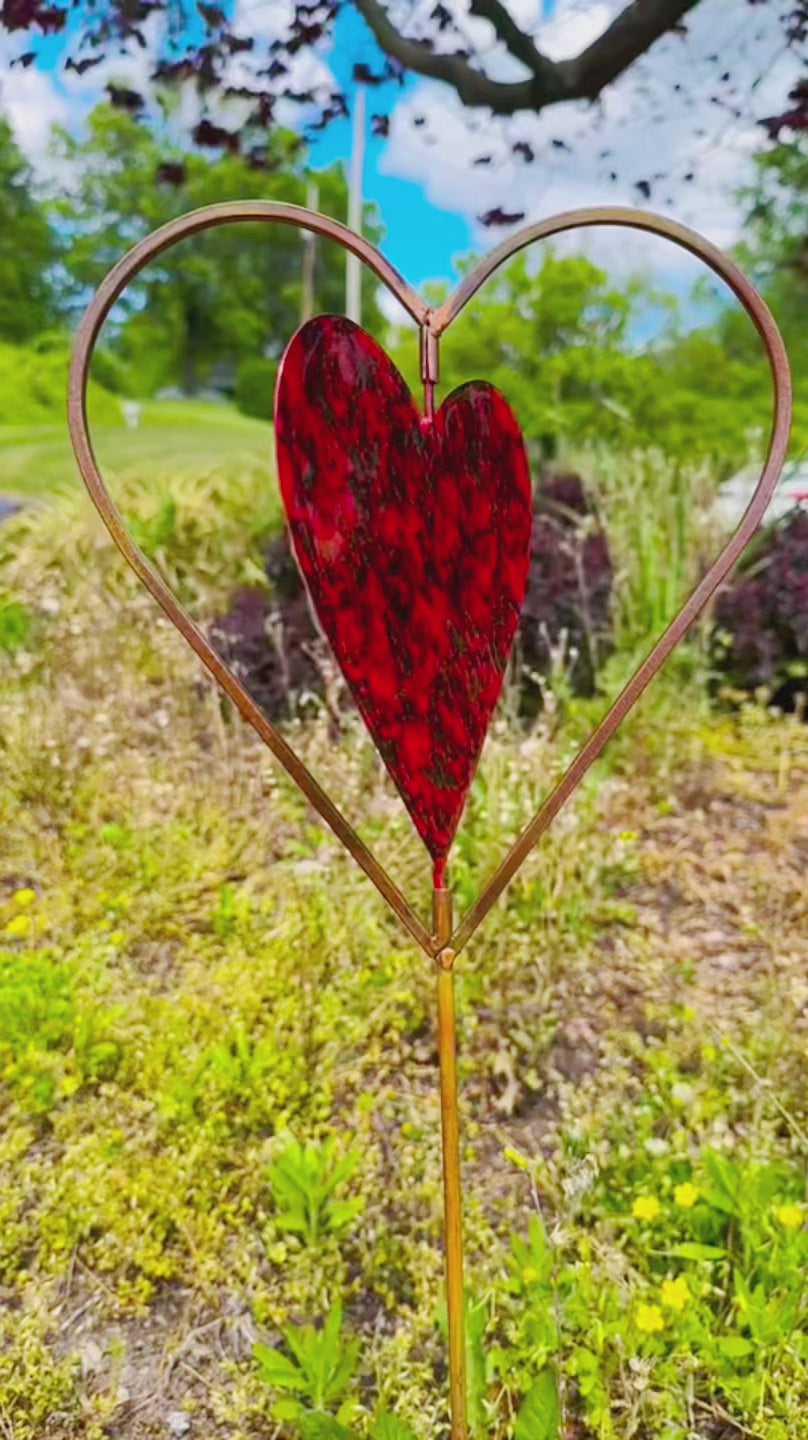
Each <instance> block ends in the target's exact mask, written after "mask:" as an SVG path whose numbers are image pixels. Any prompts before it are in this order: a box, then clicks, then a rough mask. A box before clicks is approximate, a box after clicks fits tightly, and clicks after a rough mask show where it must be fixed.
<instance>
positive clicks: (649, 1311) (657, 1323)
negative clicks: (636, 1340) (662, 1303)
mask: <svg viewBox="0 0 808 1440" xmlns="http://www.w3.org/2000/svg"><path fill="white" fill-rule="evenodd" d="M634 1319H635V1321H636V1325H637V1329H638V1330H641V1331H642V1333H643V1335H657V1334H659V1331H660V1330H664V1329H665V1317H664V1315H663V1314H662V1311H661V1310H660V1308H659V1306H658V1305H638V1306H637V1309H636V1312H635V1315H634Z"/></svg>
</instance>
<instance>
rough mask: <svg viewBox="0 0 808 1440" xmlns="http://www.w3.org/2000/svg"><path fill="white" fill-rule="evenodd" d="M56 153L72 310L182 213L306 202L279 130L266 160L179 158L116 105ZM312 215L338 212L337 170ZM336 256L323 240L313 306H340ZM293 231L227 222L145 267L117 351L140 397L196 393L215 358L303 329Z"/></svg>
mask: <svg viewBox="0 0 808 1440" xmlns="http://www.w3.org/2000/svg"><path fill="white" fill-rule="evenodd" d="M55 151H56V154H57V155H58V157H59V159H60V160H61V161H62V162H63V173H64V174H65V175H66V176H68V177H69V178H68V179H67V180H66V181H65V183H64V186H63V188H62V190H61V193H60V194H58V195H57V196H56V197H55V202H54V210H55V214H56V215H57V216H58V219H59V223H60V225H61V226H62V227H64V230H65V232H66V234H67V235H68V236H69V247H68V249H67V254H66V264H67V267H68V270H69V274H70V280H71V285H72V294H73V298H74V301H75V303H76V305H77V306H78V305H81V304H83V303H84V301H85V300H86V297H87V294H88V291H89V288H90V287H93V286H95V285H97V284H98V282H99V281H100V280H101V279H102V277H103V276H104V274H105V273H106V272H107V270H108V269H109V268H110V266H111V265H112V264H114V262H115V261H116V260H118V259H119V258H120V257H121V255H123V253H124V252H125V251H126V250H127V249H128V248H129V247H130V246H131V245H132V244H134V243H135V241H137V240H138V239H139V238H140V237H141V236H143V235H146V234H148V232H149V231H151V230H153V229H155V228H156V227H157V226H159V225H162V224H165V223H166V222H167V221H169V220H171V219H173V218H174V217H175V216H177V215H181V214H183V213H184V212H186V211H188V210H193V209H196V208H198V207H199V206H202V205H210V204H214V203H216V202H219V201H224V200H236V199H240V200H245V199H256V200H274V201H287V202H292V203H295V204H304V203H305V200H306V189H307V176H306V173H305V171H304V168H303V164H302V160H301V153H302V152H301V149H300V143H299V141H298V140H297V138H296V137H294V136H291V135H289V134H287V133H285V132H282V131H275V132H273V134H272V137H271V140H270V141H269V143H268V144H267V145H266V147H265V150H264V152H263V154H262V156H261V157H260V161H261V163H260V165H259V164H257V163H256V157H255V156H253V158H252V160H251V161H250V162H248V161H247V160H246V159H244V158H243V157H242V156H239V155H230V154H222V155H220V156H219V157H218V158H214V159H211V158H210V157H209V156H205V155H202V154H201V153H199V152H192V153H183V152H181V151H180V150H178V149H177V148H176V147H175V146H173V145H172V144H171V143H169V141H168V140H167V139H166V138H165V137H164V136H162V135H157V134H154V133H152V132H150V131H149V130H147V129H146V128H145V127H144V126H143V125H142V124H140V123H138V122H137V121H136V120H134V119H133V118H132V117H131V116H130V115H127V114H125V113H123V112H122V111H121V110H118V109H114V108H113V107H112V106H110V105H99V106H98V107H97V108H96V109H95V110H94V111H93V112H92V113H91V115H90V116H89V118H88V122H87V127H86V132H85V134H84V135H83V136H81V137H80V138H78V139H77V138H74V137H73V136H71V135H69V134H68V133H67V132H65V131H63V130H62V131H58V132H57V134H56V138H55ZM317 182H318V186H319V207H320V208H321V209H322V210H325V211H326V212H328V213H331V214H335V215H337V216H339V217H342V216H344V215H345V212H346V208H347V190H346V186H345V181H344V178H343V175H342V171H341V170H340V169H336V168H334V169H331V170H328V171H325V172H323V173H322V174H320V175H318V176H317ZM344 274H345V258H344V252H343V251H341V250H340V249H339V248H338V247H336V246H328V245H327V244H325V243H322V244H318V247H317V264H316V271H315V282H314V284H315V304H316V308H317V309H318V310H321V311H322V310H337V311H339V310H341V309H342V308H343V303H344ZM301 280H302V268H301V232H300V231H298V230H296V229H292V228H287V227H285V226H281V225H278V226H273V227H272V228H271V229H270V228H269V227H268V226H266V225H260V224H254V223H249V224H238V225H228V226H223V227H222V228H220V229H216V230H210V231H207V232H205V233H204V234H201V235H198V236H195V237H193V238H192V239H190V240H186V241H182V242H181V243H180V244H179V245H176V246H173V247H172V248H171V249H170V250H168V251H166V252H165V253H164V254H163V255H161V256H160V257H159V259H158V260H156V261H155V262H154V263H153V264H152V265H150V266H149V267H147V269H146V270H145V271H144V272H143V274H142V275H141V276H140V277H139V278H138V280H137V281H136V282H135V283H134V284H133V286H132V288H131V290H130V291H129V292H128V293H127V295H126V297H125V299H124V301H123V304H122V308H121V311H120V315H119V318H118V323H117V330H116V334H115V336H114V340H113V343H114V344H115V346H116V348H117V349H118V350H119V352H120V353H121V354H122V355H123V356H124V357H125V358H126V359H127V360H128V361H129V362H130V364H131V365H132V367H133V369H134V370H135V371H136V373H137V375H138V380H139V382H140V384H141V386H142V387H143V388H147V389H148V388H154V387H156V386H158V385H160V384H165V383H167V382H179V383H181V384H182V386H183V388H184V389H185V390H187V392H188V393H190V394H193V393H194V392H195V391H196V390H197V389H198V388H199V386H200V385H201V384H203V383H204V382H205V380H206V379H207V378H208V377H209V376H210V374H211V370H212V367H213V366H214V365H215V364H216V363H217V362H221V361H222V360H227V361H229V362H230V364H231V366H233V367H235V366H237V365H238V364H239V363H240V362H242V361H244V360H246V359H250V358H254V357H256V356H260V355H264V354H266V355H271V356H275V355H277V354H279V353H280V350H281V349H282V347H283V344H284V343H285V341H286V339H287V338H288V337H289V335H290V334H291V332H292V331H293V330H294V329H295V328H296V326H297V325H298V324H299V321H300V311H301V299H302V296H301Z"/></svg>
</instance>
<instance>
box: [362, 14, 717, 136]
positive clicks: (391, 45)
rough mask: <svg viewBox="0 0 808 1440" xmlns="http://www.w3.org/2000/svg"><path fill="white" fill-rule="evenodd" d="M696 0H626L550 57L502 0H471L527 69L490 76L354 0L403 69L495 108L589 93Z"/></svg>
mask: <svg viewBox="0 0 808 1440" xmlns="http://www.w3.org/2000/svg"><path fill="white" fill-rule="evenodd" d="M698 3H699V0H632V3H631V4H629V5H627V6H626V8H625V10H623V11H622V12H621V13H620V14H619V15H618V16H617V17H616V19H614V20H613V21H612V23H611V25H609V26H608V28H607V29H606V30H604V32H603V34H602V35H601V36H599V37H598V39H597V40H595V41H593V43H592V44H591V45H589V46H588V47H587V49H586V50H583V51H582V52H581V54H580V55H577V56H575V57H574V58H573V59H571V60H549V59H548V58H547V56H546V55H542V53H541V51H540V50H539V49H538V48H537V47H536V46H535V45H534V43H533V41H532V40H531V38H530V36H529V35H526V34H525V33H524V31H522V30H520V28H519V26H518V25H517V24H516V21H515V20H514V19H513V17H512V16H511V15H510V13H509V12H508V10H507V8H506V6H505V5H504V4H503V3H502V0H472V4H471V10H472V14H475V15H479V16H483V17H484V18H485V19H486V20H490V22H491V24H492V25H493V27H494V30H495V32H496V34H497V36H498V38H499V39H500V40H501V41H502V42H503V44H504V45H505V46H506V47H507V49H508V50H509V51H510V53H511V54H512V55H513V56H515V58H517V59H519V60H521V61H522V63H523V64H524V65H525V66H526V67H527V68H528V69H529V70H530V72H531V74H530V76H529V77H528V78H527V79H525V80H516V81H501V80H492V79H491V78H490V77H489V76H488V75H486V74H485V73H484V72H483V71H482V70H477V69H476V68H475V67H474V65H472V64H470V62H469V61H468V60H467V59H466V58H465V56H463V55H449V54H446V55H441V54H437V53H436V52H435V51H434V50H432V49H431V47H430V46H429V45H427V44H425V43H424V42H423V41H421V40H410V39H408V38H407V36H406V35H402V34H401V33H400V31H398V30H397V29H396V28H395V26H394V25H393V24H392V22H391V20H390V18H389V16H388V14H387V11H386V10H385V9H384V6H383V5H382V4H381V0H353V4H354V5H355V7H356V9H357V10H358V11H359V13H360V15H362V16H363V18H364V20H365V21H366V23H367V25H368V26H369V27H370V29H371V30H372V31H373V34H374V36H375V37H376V40H377V42H378V44H379V45H380V46H381V48H382V50H384V51H385V53H386V54H387V55H389V56H391V58H392V59H394V60H397V61H398V62H399V64H400V65H402V66H403V67H404V69H405V70H411V71H413V73H414V74H416V75H423V76H425V77H427V78H428V79H431V80H442V81H443V82H444V84H446V85H451V87H452V89H453V90H455V91H456V93H457V94H458V95H459V97H460V99H461V100H462V101H463V104H464V105H468V106H470V107H475V106H486V107H488V108H489V109H490V110H493V111H494V113H495V114H497V115H513V114H514V113H515V112H516V111H518V110H533V111H535V112H536V113H538V112H539V111H540V110H544V109H545V108H546V106H548V105H557V104H559V103H560V102H562V101H565V100H595V99H596V98H597V96H598V95H600V93H601V91H602V90H604V89H605V88H606V86H607V85H610V84H611V83H612V81H614V80H616V79H617V78H618V76H619V75H622V74H623V72H624V71H625V70H627V69H628V68H629V66H631V65H633V64H634V61H635V60H638V59H639V57H640V56H641V55H644V54H645V53H646V52H647V51H648V50H649V49H650V48H651V46H652V45H653V44H654V43H655V41H657V40H658V39H660V37H661V36H662V35H664V34H665V32H666V31H667V30H670V29H671V27H672V26H674V25H676V24H677V22H678V21H679V20H681V19H682V16H683V15H686V14H687V12H688V11H689V10H692V9H693V8H694V7H695V6H696V5H697V4H698Z"/></svg>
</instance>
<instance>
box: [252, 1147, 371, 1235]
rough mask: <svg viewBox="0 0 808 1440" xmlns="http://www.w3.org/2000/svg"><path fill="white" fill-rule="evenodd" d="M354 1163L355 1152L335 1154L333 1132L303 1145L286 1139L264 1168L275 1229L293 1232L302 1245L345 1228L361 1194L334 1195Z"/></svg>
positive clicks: (358, 1211)
mask: <svg viewBox="0 0 808 1440" xmlns="http://www.w3.org/2000/svg"><path fill="white" fill-rule="evenodd" d="M358 1164H359V1156H358V1155H357V1154H355V1153H349V1154H347V1155H343V1156H342V1157H340V1158H338V1157H337V1147H336V1141H335V1140H334V1139H333V1138H329V1139H327V1140H324V1141H322V1142H321V1143H320V1144H308V1145H301V1144H300V1143H299V1142H298V1141H297V1140H294V1139H291V1140H289V1141H288V1143H287V1144H286V1145H285V1147H284V1149H283V1151H282V1152H281V1154H280V1155H279V1156H278V1157H277V1159H275V1160H274V1161H273V1163H272V1164H271V1165H270V1167H269V1171H268V1174H267V1178H268V1181H269V1187H270V1189H271V1191H272V1195H273V1198H274V1200H275V1205H276V1207H277V1212H278V1213H277V1217H276V1224H277V1225H278V1227H279V1229H281V1230H289V1231H291V1232H292V1233H293V1234H295V1235H299V1236H300V1238H301V1239H302V1240H303V1241H304V1242H305V1243H306V1244H307V1245H316V1244H317V1243H318V1241H320V1240H321V1239H322V1238H323V1236H324V1235H329V1234H330V1235H335V1236H336V1235H341V1234H342V1233H343V1232H344V1231H345V1230H347V1229H349V1228H350V1226H351V1225H352V1224H353V1222H354V1220H355V1219H356V1218H357V1216H358V1215H360V1214H361V1213H362V1210H363V1208H364V1203H365V1202H364V1200H363V1199H362V1197H361V1196H355V1197H354V1198H353V1199H350V1200H341V1199H338V1198H337V1195H336V1191H338V1190H339V1189H340V1188H341V1187H342V1186H343V1185H345V1184H346V1183H347V1182H348V1181H349V1180H350V1178H351V1176H352V1175H353V1174H354V1171H355V1170H356V1167H357V1165H358Z"/></svg>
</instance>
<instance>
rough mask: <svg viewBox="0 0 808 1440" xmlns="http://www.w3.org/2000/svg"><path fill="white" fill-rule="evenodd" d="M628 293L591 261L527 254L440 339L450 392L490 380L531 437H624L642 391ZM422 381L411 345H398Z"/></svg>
mask: <svg viewBox="0 0 808 1440" xmlns="http://www.w3.org/2000/svg"><path fill="white" fill-rule="evenodd" d="M631 313H632V299H631V294H630V293H629V292H626V291H623V290H619V289H617V288H616V287H615V286H613V285H612V284H611V282H610V281H609V279H608V276H607V275H606V274H605V272H604V271H603V270H601V269H599V268H598V267H597V266H596V265H593V264H592V263H591V262H590V261H589V260H585V259H579V258H575V259H568V258H567V259H564V258H559V257H557V256H556V255H554V254H553V253H552V252H548V253H546V254H545V255H544V257H543V259H542V262H541V264H540V266H539V267H538V269H535V268H533V266H532V265H531V264H530V261H529V259H528V258H527V257H525V256H523V255H520V256H517V258H516V259H515V260H513V261H511V263H510V264H509V265H508V266H507V267H506V268H505V269H504V270H503V271H501V272H500V273H499V274H498V275H496V276H495V277H494V278H493V279H492V281H491V282H490V283H489V284H488V285H486V286H485V288H484V289H483V290H482V291H481V292H480V293H479V294H478V295H477V296H476V297H475V298H474V300H473V301H472V302H471V303H470V304H469V305H468V306H467V308H466V310H465V311H463V313H462V315H461V316H460V317H459V318H458V320H457V322H456V323H455V325H453V327H452V329H451V330H450V331H449V333H448V335H447V336H446V339H445V340H444V342H443V343H442V346H441V382H442V391H443V393H446V392H447V391H448V390H452V389H454V388H455V386H457V385H460V384H463V383H464V382H465V381H467V380H472V379H479V378H481V377H485V378H486V379H488V380H490V381H491V383H492V384H494V385H496V386H497V387H498V388H499V389H500V390H502V392H503V394H505V395H506V396H507V398H508V400H509V401H510V403H511V404H512V405H513V407H514V409H515V410H516V412H517V414H518V416H519V420H520V423H521V425H522V429H523V431H524V433H525V435H526V436H527V437H528V439H529V440H532V441H534V442H536V443H537V444H540V445H543V446H544V447H545V448H547V449H548V450H550V451H552V450H553V449H554V448H555V446H556V444H557V443H558V442H560V441H563V440H565V439H571V440H582V439H587V438H592V437H593V436H594V435H598V436H599V437H600V438H603V439H614V440H617V439H619V438H620V437H621V436H622V434H623V432H624V430H625V428H626V422H627V416H628V414H629V411H628V410H627V409H626V406H627V405H628V404H629V402H630V400H631V397H632V394H633V388H634V378H633V375H634V366H633V363H632V359H631V357H630V355H629V354H628V353H627V351H626V348H625V341H626V329H627V325H628V322H629V319H630V316H631ZM399 355H400V360H401V364H402V368H403V369H405V370H406V372H407V374H408V378H409V379H410V380H411V382H413V383H414V382H415V373H414V370H413V365H412V346H411V344H402V345H401V347H400V350H399Z"/></svg>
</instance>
